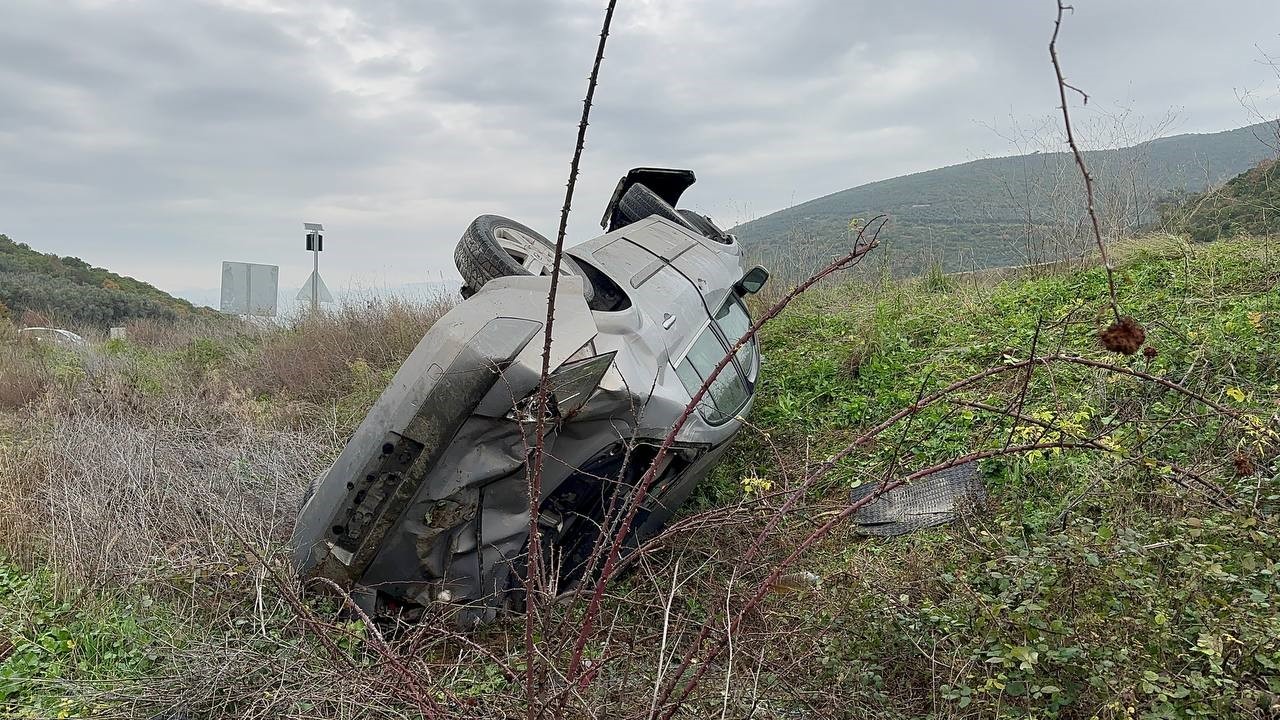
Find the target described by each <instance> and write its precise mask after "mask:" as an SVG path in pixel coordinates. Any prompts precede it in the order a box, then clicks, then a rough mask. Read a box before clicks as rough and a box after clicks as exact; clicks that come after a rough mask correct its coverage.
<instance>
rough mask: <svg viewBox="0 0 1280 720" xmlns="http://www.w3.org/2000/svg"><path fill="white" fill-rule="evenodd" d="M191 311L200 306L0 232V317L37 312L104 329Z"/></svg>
mask: <svg viewBox="0 0 1280 720" xmlns="http://www.w3.org/2000/svg"><path fill="white" fill-rule="evenodd" d="M192 312H203V310H197V309H196V307H195V306H194V305H192V304H191V303H189V302H187V301H186V300H180V299H178V298H175V297H173V296H171V295H169V294H168V293H165V292H163V291H162V290H159V289H157V288H155V287H154V286H152V285H148V284H147V283H144V282H142V281H140V280H135V279H133V278H131V277H125V276H123V275H117V274H115V273H113V272H111V271H109V270H104V269H103V268H97V267H92V266H90V265H89V264H88V263H86V262H85V261H83V260H81V259H80V258H75V257H58V256H57V255H53V254H47V253H42V252H39V251H37V250H33V249H32V248H31V247H30V246H29V245H27V244H25V243H20V242H15V241H13V240H11V239H10V238H9V237H8V236H6V235H0V317H2V316H4V315H9V316H11V317H13V318H15V319H19V318H20V317H21V316H22V314H24V313H36V314H38V315H40V316H43V317H44V318H47V320H48V321H49V322H58V323H62V324H69V325H95V326H99V327H106V326H108V325H114V324H119V323H122V322H125V321H127V320H132V319H136V318H150V317H154V318H173V317H176V316H178V315H183V314H188V313H192Z"/></svg>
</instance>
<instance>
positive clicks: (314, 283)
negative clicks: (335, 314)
mask: <svg viewBox="0 0 1280 720" xmlns="http://www.w3.org/2000/svg"><path fill="white" fill-rule="evenodd" d="M311 247H312V250H311V257H312V259H313V263H312V269H313V271H314V272H312V273H311V313H312V314H313V315H314V314H316V313H318V312H320V241H319V240H316V241H315V244H314V245H312V246H311Z"/></svg>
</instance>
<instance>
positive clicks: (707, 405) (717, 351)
mask: <svg viewBox="0 0 1280 720" xmlns="http://www.w3.org/2000/svg"><path fill="white" fill-rule="evenodd" d="M739 337H741V336H739ZM728 351H729V349H728V348H726V347H725V346H724V344H723V343H722V342H721V341H720V338H719V337H718V336H717V335H716V333H715V331H714V330H712V329H711V327H710V326H707V328H706V329H704V330H703V331H702V333H701V334H700V335H698V338H697V339H696V340H694V341H693V345H692V346H691V347H690V348H689V353H688V354H687V355H685V358H684V360H682V361H681V362H680V365H679V366H678V367H676V376H677V377H679V378H680V382H681V383H683V384H684V387H685V390H688V391H689V395H690V396H692V395H694V394H695V393H697V392H698V389H699V388H701V387H702V383H703V382H704V381H705V380H706V379H707V377H708V376H709V375H710V374H711V371H713V370H715V367H716V365H718V364H719V363H720V360H721V359H722V358H723V357H724V356H725V353H727V352H728ZM749 397H750V392H749V391H748V389H747V384H746V381H745V380H743V378H742V376H741V375H740V374H739V373H738V370H737V368H736V367H735V366H734V364H733V363H730V364H728V365H726V366H725V368H724V369H723V370H721V371H720V374H719V375H717V376H716V379H715V380H714V381H712V383H711V387H710V388H708V389H707V395H706V396H705V397H704V398H703V400H702V403H701V404H700V406H699V408H698V409H699V410H700V411H701V412H702V416H703V417H704V418H705V419H706V421H707V422H709V423H711V424H713V425H718V424H721V423H724V422H727V421H728V420H730V419H732V418H733V416H734V415H736V414H737V413H738V411H739V410H741V409H742V406H743V405H746V404H747V400H748V399H749Z"/></svg>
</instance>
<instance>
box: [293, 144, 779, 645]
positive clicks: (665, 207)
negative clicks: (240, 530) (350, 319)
mask: <svg viewBox="0 0 1280 720" xmlns="http://www.w3.org/2000/svg"><path fill="white" fill-rule="evenodd" d="M693 180H694V176H693V173H691V172H689V171H684V170H664V169H654V168H640V169H636V170H632V171H631V172H630V173H628V174H627V175H626V176H625V177H623V178H622V180H621V181H620V182H619V183H618V187H617V190H616V192H615V193H614V196H613V199H612V201H611V202H610V204H609V208H608V210H607V211H606V213H605V218H604V221H603V222H602V226H603V227H604V228H605V229H606V230H607V231H608V232H607V233H606V234H604V235H601V236H600V237H597V238H596V239H594V240H591V241H589V242H586V243H582V244H580V245H577V246H575V247H572V248H569V249H567V250H566V251H565V253H566V260H568V262H565V263H563V269H562V277H561V279H560V282H559V289H558V293H557V297H556V306H555V324H554V329H553V339H552V346H551V367H552V368H553V371H552V372H551V374H550V376H549V378H548V383H549V386H548V391H549V394H550V398H551V418H550V419H549V422H548V423H547V428H548V430H547V442H546V448H545V451H544V456H543V457H544V470H543V482H542V498H541V505H540V508H541V509H540V527H542V533H541V535H542V538H543V543H544V544H545V545H544V552H546V551H547V550H548V549H553V550H554V552H555V555H556V557H557V558H558V559H559V560H558V562H557V567H558V571H557V578H556V579H557V581H558V583H559V586H560V587H561V588H562V589H563V588H567V587H569V586H570V585H572V584H573V583H575V582H578V581H579V580H580V579H581V575H582V573H583V569H584V566H585V561H586V559H587V557H588V555H589V554H590V551H591V548H592V547H593V545H594V544H595V542H596V540H597V538H598V537H599V535H600V532H601V529H600V527H601V522H602V520H603V519H604V514H605V511H606V508H608V507H609V503H610V501H611V500H616V499H617V498H619V497H621V496H622V495H624V494H625V493H627V492H629V491H630V489H631V488H632V487H633V486H634V484H635V481H636V480H637V479H638V478H639V476H640V475H641V474H643V473H644V471H645V470H647V469H648V467H649V465H650V462H651V461H652V459H653V457H654V456H655V451H656V449H657V446H658V445H659V444H660V443H661V441H662V439H663V438H664V437H665V436H666V435H667V434H668V432H669V431H670V429H671V428H672V427H673V425H674V424H675V422H676V420H677V418H678V417H679V415H680V413H681V411H682V410H683V409H684V408H685V406H686V405H687V404H688V403H689V402H690V399H691V396H692V394H693V393H694V392H696V391H697V390H698V389H699V388H700V387H701V386H702V384H703V380H704V378H705V377H706V376H707V373H708V372H709V371H710V370H711V369H712V368H714V367H715V366H716V364H717V363H719V361H720V360H721V359H722V358H723V357H724V356H725V355H726V354H727V352H728V348H730V347H732V345H733V344H734V343H736V342H737V340H738V339H740V338H741V337H743V335H744V334H746V332H747V330H748V329H749V327H750V324H751V321H750V318H749V317H748V314H747V309H746V306H745V305H744V303H743V302H742V296H743V295H744V294H746V293H749V292H754V291H756V290H758V289H759V288H760V287H761V286H762V285H763V283H764V282H765V281H766V279H767V277H768V274H767V273H766V272H765V271H764V270H763V269H761V268H753V269H751V270H750V271H747V272H744V268H743V267H742V251H741V249H740V248H739V246H738V244H737V241H736V239H735V238H734V237H733V236H732V235H729V234H726V233H725V232H724V231H722V230H720V228H718V227H716V225H715V224H714V223H713V222H711V221H710V219H708V218H706V217H705V216H702V215H698V214H696V213H692V212H690V211H687V210H676V209H675V205H676V203H677V201H678V200H679V197H680V195H681V194H682V193H683V191H684V190H685V189H686V188H688V186H689V185H691V184H692V183H693ZM553 255H554V246H553V245H552V244H551V243H550V242H549V241H548V240H546V239H545V238H543V237H542V236H541V235H539V234H538V233H536V232H534V231H533V230H531V229H529V228H527V227H525V226H523V225H521V224H519V223H516V222H514V221H511V220H507V219H505V218H501V217H498V216H493V215H486V216H481V217H480V218H477V219H476V221H475V222H473V223H472V224H471V226H470V227H469V228H468V229H467V232H466V233H465V234H464V235H463V238H462V240H461V241H460V242H459V244H458V248H457V252H456V254H455V258H456V260H457V264H458V268H459V271H460V272H461V273H462V275H463V279H464V280H465V282H466V286H465V287H464V289H463V295H464V297H465V298H466V299H465V300H464V301H463V302H462V303H460V304H459V305H458V306H457V307H455V308H454V309H453V310H451V311H450V312H449V313H448V314H447V315H445V316H444V317H443V318H441V319H440V320H439V321H437V322H436V324H435V325H434V327H432V328H431V330H430V331H429V332H428V333H427V334H426V336H425V337H423V339H422V341H421V342H420V343H419V344H418V346H417V348H416V349H415V350H414V351H413V353H412V354H411V355H410V356H409V358H408V359H407V360H406V361H405V363H404V365H403V366H402V367H401V368H400V370H399V372H397V373H396V375H395V377H394V379H393V380H392V381H391V384H390V386H389V387H388V388H387V389H386V391H385V392H383V394H382V396H381V397H380V398H379V400H378V401H377V403H376V404H375V405H374V407H373V409H372V410H371V411H370V412H369V414H368V416H367V417H366V418H365V419H364V421H363V422H362V423H361V425H360V427H359V429H358V430H357V431H356V433H355V435H354V436H353V437H352V438H351V440H350V441H349V442H348V443H347V445H346V447H345V449H344V450H343V451H342V453H341V455H340V456H339V457H338V459H337V460H336V461H335V462H334V464H333V466H332V467H331V468H330V469H329V470H328V472H327V473H326V474H325V475H323V476H322V477H320V478H318V479H317V480H316V482H314V483H313V484H312V486H311V488H309V490H308V496H307V497H306V498H305V499H304V501H303V507H302V509H301V512H300V515H299V518H298V521H297V525H296V528H295V531H294V537H293V540H294V561H295V564H296V567H297V570H298V571H299V573H300V575H301V576H302V577H304V578H309V577H325V578H328V579H330V580H333V581H335V582H337V583H338V584H339V585H341V586H343V587H344V588H347V589H350V590H352V591H353V594H356V595H357V596H358V597H361V598H362V601H363V602H365V603H368V604H370V605H371V606H372V607H374V608H376V609H377V610H378V611H379V612H385V611H387V610H393V611H394V610H395V609H397V608H400V609H405V610H412V609H414V608H421V607H426V606H430V605H431V604H433V603H447V604H452V605H455V606H457V610H458V612H459V615H460V617H459V621H460V622H461V624H464V625H466V624H473V623H475V622H480V621H486V620H490V619H492V618H493V617H494V616H495V615H496V613H497V612H498V611H499V610H500V609H501V608H503V607H504V605H505V604H506V603H507V602H508V601H509V600H510V598H511V597H512V595H513V591H518V590H519V589H520V587H521V574H522V572H523V569H524V560H523V558H524V557H525V555H526V553H527V552H528V547H527V546H528V529H529V528H528V523H529V513H528V508H529V502H528V497H527V487H528V485H527V476H526V462H527V461H528V459H529V457H530V453H531V447H532V445H533V434H534V429H533V428H534V423H533V422H531V420H532V417H531V413H532V412H533V411H534V408H533V404H534V402H535V401H534V397H535V396H536V392H537V389H538V383H539V376H540V369H541V365H542V349H543V348H542V344H543V343H542V338H543V323H544V321H545V319H546V312H547V302H548V295H549V291H550V281H551V278H550V277H549V273H550V268H551V266H552V258H553ZM759 367H760V357H759V352H758V350H757V347H756V344H755V342H754V341H752V342H749V343H747V344H746V345H744V346H743V347H742V348H741V349H740V351H739V352H738V353H737V356H736V357H735V358H734V361H733V363H732V364H731V365H729V366H728V367H726V368H725V370H724V372H722V373H721V374H720V375H719V377H717V379H716V381H715V382H714V383H713V385H712V387H711V389H710V392H709V393H708V394H707V396H706V397H705V399H704V401H703V402H702V404H701V406H700V407H699V408H698V412H696V413H694V414H692V415H691V416H690V420H689V421H688V422H687V423H686V424H685V425H684V427H682V428H681V430H680V432H679V433H678V435H677V436H676V438H675V440H676V442H675V445H674V446H673V452H672V453H671V454H670V455H668V456H667V457H666V458H665V459H664V461H663V463H664V467H663V468H661V474H660V476H659V477H658V480H657V482H656V484H655V485H654V486H653V487H652V490H651V491H650V493H649V495H648V497H647V499H646V501H645V503H644V506H643V507H642V509H641V512H640V514H639V515H638V516H637V520H636V522H635V525H634V530H633V532H634V539H636V540H638V539H642V538H644V537H645V536H647V535H650V534H652V533H653V532H655V531H656V530H658V529H659V528H661V527H662V525H663V524H664V523H665V522H666V521H667V520H668V519H669V518H670V517H671V515H672V514H673V513H674V512H675V511H676V509H677V508H678V507H679V506H680V504H681V503H682V502H683V501H684V500H685V499H686V498H687V497H688V496H689V494H690V492H691V491H692V490H693V488H694V486H695V485H696V484H697V483H698V481H699V480H701V479H702V478H703V477H704V476H705V475H706V474H707V472H708V471H709V470H710V469H711V468H712V466H713V465H714V464H715V463H716V461H717V459H718V458H719V457H720V456H721V454H722V453H723V451H724V450H725V448H726V446H727V443H728V441H729V440H730V439H731V438H732V437H733V436H734V434H735V433H736V432H737V431H738V429H739V428H740V427H741V417H742V416H743V415H744V414H745V413H747V411H748V410H749V408H750V406H751V402H752V398H753V394H754V388H755V383H756V376H757V373H758V371H759Z"/></svg>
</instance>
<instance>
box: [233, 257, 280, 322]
mask: <svg viewBox="0 0 1280 720" xmlns="http://www.w3.org/2000/svg"><path fill="white" fill-rule="evenodd" d="M279 295H280V266H279V265H259V264H258V263H245V262H223V263H222V305H221V306H220V308H219V309H220V310H222V312H224V313H227V314H229V315H261V316H263V317H275V316H276V302H277V301H278V298H279Z"/></svg>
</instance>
